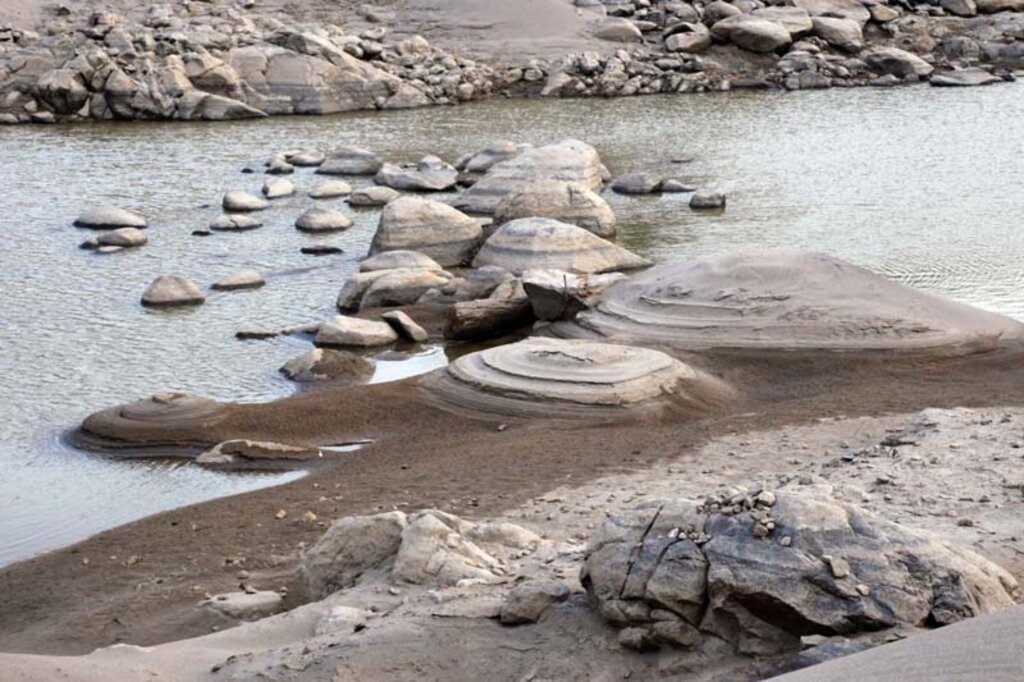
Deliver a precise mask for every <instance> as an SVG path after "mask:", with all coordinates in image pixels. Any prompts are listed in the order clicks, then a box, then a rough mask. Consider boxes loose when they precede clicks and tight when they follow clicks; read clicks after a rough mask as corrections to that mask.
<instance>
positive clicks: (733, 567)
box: [581, 486, 1019, 654]
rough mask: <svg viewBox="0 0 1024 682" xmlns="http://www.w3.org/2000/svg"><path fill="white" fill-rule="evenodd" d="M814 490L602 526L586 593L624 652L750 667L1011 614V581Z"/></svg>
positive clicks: (587, 570) (620, 518)
mask: <svg viewBox="0 0 1024 682" xmlns="http://www.w3.org/2000/svg"><path fill="white" fill-rule="evenodd" d="M816 488H820V489H815V490H813V491H812V490H806V491H801V492H797V491H795V490H778V491H774V492H773V491H768V490H760V491H753V490H742V489H738V488H734V489H732V490H728V491H726V492H724V493H722V494H718V495H711V496H708V497H707V498H705V499H703V500H669V501H665V502H656V503H651V504H648V505H647V506H645V507H643V508H640V509H637V510H635V511H633V512H626V513H624V514H620V515H616V516H613V517H611V518H609V519H608V521H607V522H606V523H605V524H604V526H603V527H602V528H601V529H600V530H599V531H598V533H597V534H596V535H595V536H594V537H593V538H592V540H591V546H590V548H589V550H588V553H587V558H586V560H585V563H584V567H583V571H582V573H581V580H582V582H583V585H584V587H585V588H586V589H587V591H588V592H589V593H590V595H591V597H592V599H593V600H594V602H595V604H596V605H597V607H598V610H599V611H600V613H601V615H602V616H604V618H606V619H607V620H608V621H609V622H611V623H612V624H614V625H617V626H619V627H621V628H623V629H622V630H621V633H620V637H619V641H620V642H621V643H623V644H624V645H626V646H630V647H633V648H639V649H642V648H648V647H650V646H657V645H659V644H667V645H675V646H683V647H697V646H699V645H700V644H701V643H702V640H703V639H704V638H705V637H707V636H708V635H710V636H711V637H712V638H718V639H722V640H725V641H727V642H730V643H732V644H733V645H734V646H735V647H736V649H737V650H738V651H740V652H742V653H748V654H775V653H780V652H783V651H798V650H799V649H800V646H801V639H800V638H801V637H802V636H806V635H826V636H829V635H854V634H856V633H861V632H871V631H875V630H882V629H885V628H889V627H893V626H896V625H910V626H921V627H935V626H942V625H948V624H950V623H955V622H957V621H960V620H964V619H966V618H971V617H974V616H978V615H981V614H984V613H989V612H992V611H997V610H999V609H1004V608H1008V607H1010V606H1013V605H1014V604H1015V603H1016V601H1015V598H1016V596H1017V595H1018V592H1019V590H1018V586H1017V582H1016V580H1014V578H1013V577H1012V576H1011V575H1010V574H1009V573H1007V572H1006V571H1004V570H1003V569H1001V568H1000V567H998V566H996V565H995V564H994V563H992V562H990V561H988V560H987V559H985V558H983V557H981V556H979V555H977V554H974V553H973V552H970V551H965V550H959V549H956V548H954V547H951V546H950V545H948V544H946V543H945V542H943V541H941V540H939V539H938V538H936V537H935V536H932V535H929V534H927V533H924V532H920V531H913V530H910V529H908V528H905V527H903V526H900V525H899V524H896V523H893V522H891V521H887V520H884V519H882V518H880V517H876V516H874V515H872V514H869V513H867V512H865V511H864V510H862V509H859V508H857V507H854V506H852V505H850V504H847V503H843V502H841V501H839V500H837V499H836V498H835V497H833V491H832V490H831V488H830V487H829V486H817V487H816Z"/></svg>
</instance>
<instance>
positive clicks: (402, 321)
mask: <svg viewBox="0 0 1024 682" xmlns="http://www.w3.org/2000/svg"><path fill="white" fill-rule="evenodd" d="M381 319H383V320H384V321H385V322H387V323H388V324H390V325H391V327H392V328H393V329H394V330H395V331H396V332H398V335H399V336H401V337H402V338H405V339H409V340H410V341H415V342H416V343H424V342H425V341H426V340H427V339H428V338H429V335H428V334H427V331H426V330H425V329H424V328H423V327H421V326H419V325H418V324H416V323H415V322H414V321H413V319H412V318H411V317H409V316H408V315H407V314H406V313H404V312H402V311H401V310H391V311H389V312H386V313H384V314H383V315H381Z"/></svg>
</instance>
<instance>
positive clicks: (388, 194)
mask: <svg viewBox="0 0 1024 682" xmlns="http://www.w3.org/2000/svg"><path fill="white" fill-rule="evenodd" d="M400 196H402V194H401V192H398V191H396V190H393V189H391V188H390V187H381V186H379V185H378V186H375V187H364V188H362V189H357V190H355V191H353V192H352V194H350V195H349V197H348V199H347V200H346V201H347V202H348V205H349V206H357V207H373V206H384V205H385V204H388V203H390V202H392V201H394V200H395V199H397V198H398V197H400Z"/></svg>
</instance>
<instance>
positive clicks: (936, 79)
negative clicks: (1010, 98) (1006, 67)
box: [928, 66, 1003, 88]
mask: <svg viewBox="0 0 1024 682" xmlns="http://www.w3.org/2000/svg"><path fill="white" fill-rule="evenodd" d="M1002 82H1003V79H1002V78H1000V77H999V76H994V75H992V74H991V73H989V72H988V71H986V70H985V69H982V68H981V67H977V66H973V67H969V68H966V69H954V70H953V71H944V72H942V73H937V74H935V75H933V76H932V77H931V78H930V79H929V80H928V83H929V84H930V85H933V86H935V87H948V88H962V87H974V86H979V85H991V84H993V83H1002Z"/></svg>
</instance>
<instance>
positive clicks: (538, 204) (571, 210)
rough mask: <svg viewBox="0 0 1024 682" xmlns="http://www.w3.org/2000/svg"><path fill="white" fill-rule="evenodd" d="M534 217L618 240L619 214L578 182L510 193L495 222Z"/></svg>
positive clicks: (549, 182)
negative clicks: (616, 215) (616, 237)
mask: <svg viewBox="0 0 1024 682" xmlns="http://www.w3.org/2000/svg"><path fill="white" fill-rule="evenodd" d="M530 217H538V218H551V219H553V220H559V221H561V222H563V223H569V224H570V225H577V226H579V227H582V228H583V229H585V230H588V231H590V232H593V233H594V234H596V235H597V236H599V237H614V236H615V213H613V212H612V209H611V207H610V206H609V205H608V202H606V201H605V200H604V199H602V198H601V196H600V195H599V194H597V193H596V192H594V191H592V190H591V189H589V188H588V187H586V186H584V185H581V184H579V183H576V182H560V181H557V180H543V181H538V182H531V183H529V184H527V185H524V186H523V187H522V188H521V189H519V190H517V191H515V192H511V193H509V194H508V195H507V196H506V197H505V198H504V199H502V200H501V202H499V203H498V206H497V208H496V209H495V211H494V222H495V224H498V225H501V224H503V223H507V222H509V221H512V220H517V219H519V218H530Z"/></svg>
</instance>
